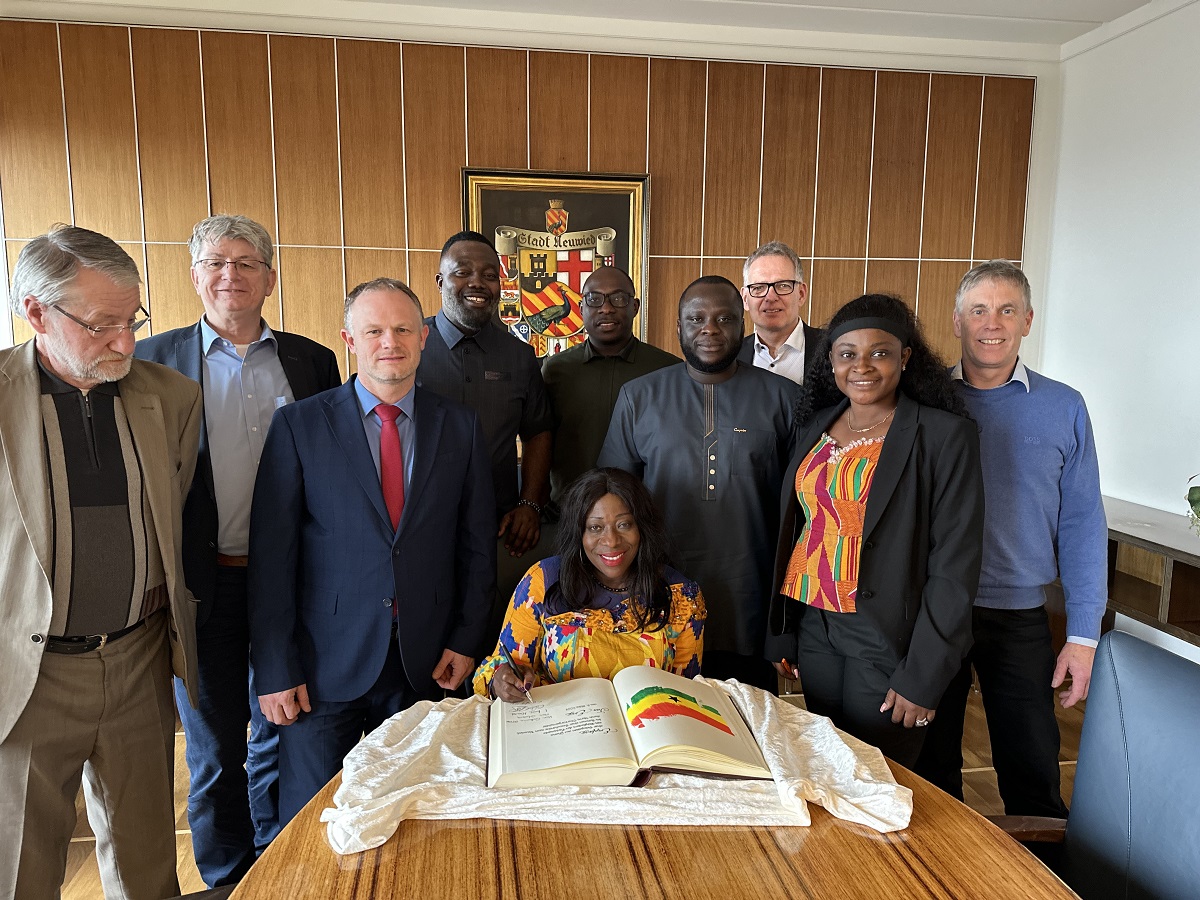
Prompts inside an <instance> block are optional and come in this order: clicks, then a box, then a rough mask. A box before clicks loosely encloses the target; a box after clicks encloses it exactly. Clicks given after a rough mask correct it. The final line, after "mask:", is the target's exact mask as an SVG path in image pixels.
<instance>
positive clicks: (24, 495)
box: [0, 341, 53, 583]
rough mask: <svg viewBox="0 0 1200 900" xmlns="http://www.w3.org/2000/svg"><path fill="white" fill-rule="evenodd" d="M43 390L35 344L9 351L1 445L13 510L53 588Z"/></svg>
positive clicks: (1, 386) (1, 384)
mask: <svg viewBox="0 0 1200 900" xmlns="http://www.w3.org/2000/svg"><path fill="white" fill-rule="evenodd" d="M40 403H41V388H40V386H39V383H38V365H37V351H36V350H35V349H34V342H33V341H29V343H28V344H27V345H26V346H24V347H22V348H20V349H19V350H14V351H12V353H11V355H10V356H9V357H8V363H7V365H6V366H5V367H4V369H3V371H0V445H3V448H4V456H5V460H6V462H7V464H8V471H9V473H10V474H11V476H12V480H13V487H14V488H15V493H16V497H17V510H18V511H19V512H20V514H21V521H22V522H24V523H25V531H26V532H27V533H28V534H29V540H30V541H31V542H32V544H33V549H34V552H35V553H36V554H37V558H38V562H39V563H40V564H41V567H42V572H44V573H45V575H46V581H47V582H48V583H50V582H51V578H50V575H51V572H52V571H53V569H52V562H53V561H52V559H51V553H52V551H53V547H52V543H53V539H52V535H51V530H50V473H49V472H48V471H47V469H46V451H45V448H44V447H43V446H42V427H41V421H42V411H41V408H40Z"/></svg>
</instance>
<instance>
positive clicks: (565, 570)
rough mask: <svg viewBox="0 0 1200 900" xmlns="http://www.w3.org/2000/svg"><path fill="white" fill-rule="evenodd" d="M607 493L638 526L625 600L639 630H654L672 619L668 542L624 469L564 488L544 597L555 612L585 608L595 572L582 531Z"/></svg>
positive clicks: (649, 502)
mask: <svg viewBox="0 0 1200 900" xmlns="http://www.w3.org/2000/svg"><path fill="white" fill-rule="evenodd" d="M605 494H613V495H614V496H616V497H617V498H618V499H619V500H620V501H621V502H622V503H624V504H625V506H626V507H628V509H629V511H630V513H632V514H633V520H634V522H635V523H636V524H637V528H638V535H639V544H638V552H637V556H636V557H634V560H633V567H632V568H631V569H630V571H629V575H630V576H631V578H632V580H631V582H630V588H629V599H630V601H631V603H632V604H633V605H634V608H635V609H638V608H639V607H640V614H639V616H638V619H639V621H638V629H639V630H658V629H659V628H662V627H664V626H665V625H666V624H667V621H668V620H669V619H670V617H671V591H670V588H669V587H668V585H667V581H666V576H665V574H664V570H665V569H666V565H667V556H668V550H667V548H668V539H667V531H666V528H665V527H664V525H663V519H662V515H661V514H660V513H659V511H658V507H657V506H655V505H654V499H653V498H652V497H651V496H650V492H649V491H648V490H646V487H645V485H643V484H642V483H641V482H640V481H638V479H637V478H635V477H634V476H632V475H630V474H629V473H628V472H626V471H624V470H622V469H613V468H605V469H592V470H590V471H588V472H584V473H583V474H582V475H580V476H579V477H578V478H576V479H575V480H574V481H573V482H571V485H570V487H568V488H567V491H566V494H565V495H564V496H563V500H562V518H561V519H560V520H559V526H558V540H557V542H556V543H557V546H556V547H555V549H556V550H557V552H558V557H559V570H558V581H557V583H555V584H554V585H553V586H552V587H551V588H550V590H549V591H548V592H547V594H546V603H547V604H549V606H550V607H552V608H555V609H561V608H565V609H572V610H581V609H586V608H587V607H588V606H589V605H590V603H591V600H592V595H593V594H594V592H595V580H594V579H595V572H596V570H595V567H594V566H593V565H592V564H591V563H590V562H587V561H586V559H585V558H584V556H583V531H584V529H585V528H586V527H587V517H588V513H590V512H591V511H592V507H593V506H595V505H596V503H597V502H598V501H599V500H600V498H601V497H603V496H604V495H605Z"/></svg>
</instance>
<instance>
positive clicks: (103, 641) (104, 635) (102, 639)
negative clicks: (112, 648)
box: [96, 634, 108, 650]
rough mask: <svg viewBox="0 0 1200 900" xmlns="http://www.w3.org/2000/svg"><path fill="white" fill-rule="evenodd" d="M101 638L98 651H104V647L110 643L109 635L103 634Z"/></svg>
mask: <svg viewBox="0 0 1200 900" xmlns="http://www.w3.org/2000/svg"><path fill="white" fill-rule="evenodd" d="M99 637H100V646H99V647H97V648H96V649H97V650H103V649H104V645H105V644H107V643H108V635H107V634H102V635H99Z"/></svg>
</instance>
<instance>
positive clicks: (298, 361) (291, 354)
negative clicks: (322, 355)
mask: <svg viewBox="0 0 1200 900" xmlns="http://www.w3.org/2000/svg"><path fill="white" fill-rule="evenodd" d="M273 334H274V335H275V346H276V347H277V348H278V349H279V364H280V365H281V366H283V374H284V376H285V377H286V378H287V380H288V385H289V386H290V387H291V389H292V396H293V397H295V398H296V399H297V400H303V399H304V398H305V397H311V396H312V395H313V394H316V393H318V392H319V390H320V388H319V386H318V385H317V380H316V378H315V376H314V375H313V368H312V366H311V365H310V360H308V359H306V358H304V357H302V356H301V355H300V353H299V352H298V351H297V346H296V342H295V341H293V340H292V336H291V335H290V334H288V333H287V332H286V331H275V332H273Z"/></svg>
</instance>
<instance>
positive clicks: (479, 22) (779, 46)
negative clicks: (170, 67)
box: [0, 0, 1200, 74]
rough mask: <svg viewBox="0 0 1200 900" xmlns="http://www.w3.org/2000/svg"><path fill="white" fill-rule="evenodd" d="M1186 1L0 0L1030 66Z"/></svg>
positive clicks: (374, 32) (399, 35)
mask: <svg viewBox="0 0 1200 900" xmlns="http://www.w3.org/2000/svg"><path fill="white" fill-rule="evenodd" d="M1193 2H1200V0H825V2H823V3H807V2H802V0H416V2H412V0H0V16H5V15H7V16H14V17H18V18H33V19H48V20H61V21H85V22H113V23H120V24H131V25H167V26H183V27H193V28H194V27H200V28H212V27H218V28H229V29H237V30H249V31H280V32H291V33H297V34H328V35H344V36H347V37H382V38H391V39H402V40H411V41H433V42H445V43H464V44H481V45H488V46H518V47H530V48H546V49H564V50H591V51H600V52H618V53H621V52H623V53H649V54H657V55H668V56H672V55H677V56H696V57H704V58H723V59H746V60H754V61H776V62H805V63H812V64H830V65H837V64H845V63H848V64H855V62H856V60H857V61H861V54H862V53H864V52H865V53H869V54H873V60H874V63H875V64H878V65H880V66H885V67H886V66H888V65H893V66H896V67H909V66H913V65H917V66H925V65H933V64H934V63H932V62H930V60H932V59H938V60H942V62H938V63H937V65H938V66H939V67H940V68H946V69H955V68H960V69H962V70H964V71H967V70H970V71H974V70H976V69H978V68H980V67H981V66H983V67H987V68H988V69H989V70H990V71H995V72H996V73H997V74H1001V73H1003V72H1007V71H1009V70H1012V71H1014V72H1019V73H1024V74H1029V73H1030V71H1032V70H1031V69H1030V66H1033V67H1036V66H1039V65H1043V64H1050V65H1053V64H1056V63H1058V62H1059V61H1060V60H1061V59H1063V58H1066V57H1065V56H1064V54H1073V53H1074V52H1077V50H1078V48H1079V46H1080V45H1088V44H1091V43H1092V42H1102V41H1103V40H1105V39H1106V37H1108V36H1111V35H1112V34H1113V33H1116V32H1120V31H1123V30H1126V29H1127V28H1135V27H1137V26H1138V25H1139V24H1142V23H1143V22H1144V21H1150V20H1153V19H1155V18H1157V17H1158V16H1160V15H1163V14H1165V10H1167V9H1168V8H1173V7H1178V6H1180V5H1187V4H1189V3H1193ZM1116 20H1119V21H1116ZM1113 22H1115V24H1113V25H1109V24H1108V23H1113ZM1085 35H1086V37H1083V36H1085ZM856 53H857V54H860V56H855V55H854V54H856Z"/></svg>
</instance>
